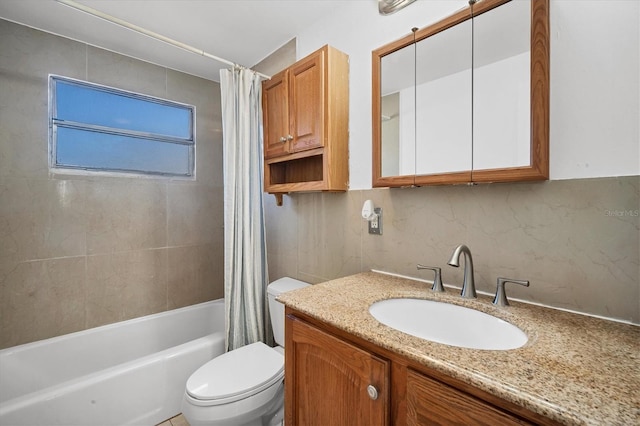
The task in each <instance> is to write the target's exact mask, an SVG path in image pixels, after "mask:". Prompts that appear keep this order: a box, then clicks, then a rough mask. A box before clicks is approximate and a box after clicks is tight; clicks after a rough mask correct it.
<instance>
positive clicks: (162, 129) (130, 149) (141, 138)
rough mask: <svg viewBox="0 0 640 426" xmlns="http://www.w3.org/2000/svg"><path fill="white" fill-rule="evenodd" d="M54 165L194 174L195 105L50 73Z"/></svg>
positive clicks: (50, 151)
mask: <svg viewBox="0 0 640 426" xmlns="http://www.w3.org/2000/svg"><path fill="white" fill-rule="evenodd" d="M49 93H50V95H49V129H50V132H49V135H50V136H49V161H50V166H51V168H52V169H54V170H55V169H63V170H74V169H75V170H85V171H91V172H121V173H133V174H138V175H140V174H142V175H162V176H182V177H193V175H194V164H195V137H194V131H193V129H194V121H195V115H194V114H195V107H193V106H190V105H185V104H180V103H177V102H171V101H166V100H163V99H158V98H153V97H150V96H146V95H140V94H137V93H131V92H126V91H123V90H118V89H114V88H111V87H105V86H100V85H96V84H92V83H87V82H84V81H78V80H72V79H68V78H64V77H58V76H50V77H49Z"/></svg>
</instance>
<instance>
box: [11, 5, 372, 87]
mask: <svg viewBox="0 0 640 426" xmlns="http://www.w3.org/2000/svg"><path fill="white" fill-rule="evenodd" d="M346 1H354V0H77V2H78V3H81V4H83V5H85V6H88V7H91V8H93V9H97V10H99V11H101V12H104V13H106V14H108V15H111V16H114V17H116V18H119V19H122V20H124V21H126V22H128V23H131V24H134V25H137V26H140V27H142V28H144V29H146V30H150V31H153V32H155V33H159V34H161V35H163V36H165V37H169V38H171V39H173V40H176V41H179V42H181V43H185V44H188V45H190V46H192V47H195V48H197V49H199V50H202V51H205V52H206V53H209V54H211V55H215V56H218V57H222V58H224V59H227V60H229V61H232V62H234V63H237V64H240V65H243V66H247V67H250V66H253V65H255V64H257V63H258V62H260V61H261V60H262V59H264V58H266V57H267V56H269V55H270V54H271V53H273V52H274V51H275V50H277V49H278V48H279V47H281V46H283V45H284V44H285V43H287V42H288V41H289V40H291V39H292V38H294V37H296V36H297V35H298V34H299V33H300V32H301V31H302V30H303V29H305V28H308V27H310V26H313V25H314V24H316V23H318V22H320V21H321V20H323V19H325V18H326V17H328V16H329V15H331V14H334V13H338V12H337V10H338V9H339V8H340V6H341V5H344V3H345V2H346ZM360 1H370V2H371V7H372V8H375V7H377V6H376V0H360ZM0 18H3V19H6V20H9V21H13V22H17V23H20V24H24V25H27V26H30V27H33V28H37V29H40V30H43V31H47V32H50V33H53V34H58V35H61V36H64V37H68V38H71V39H74V40H78V41H82V42H85V43H88V44H90V45H93V46H97V47H101V48H104V49H107V50H111V51H114V52H118V53H122V54H124V55H127V56H132V57H134V58H138V59H142V60H145V61H148V62H152V63H155V64H158V65H162V66H166V67H169V68H172V69H176V70H179V71H183V72H186V73H189V74H193V75H197V76H200V77H203V78H207V79H209V80H214V81H219V70H220V68H227V67H228V65H227V64H224V63H219V62H217V61H214V60H212V59H209V58H206V57H203V56H200V55H197V54H193V53H190V52H187V51H185V50H182V49H179V48H176V47H174V46H170V45H168V44H166V43H163V42H160V41H157V40H154V39H152V38H150V37H147V36H144V35H141V34H139V33H136V32H134V31H132V30H129V29H126V28H124V27H122V26H119V25H116V24H113V23H110V22H107V21H105V20H102V19H99V18H96V17H94V16H91V15H88V14H86V13H83V12H80V11H78V10H75V9H72V8H70V7H67V6H65V5H62V4H60V3H58V2H56V1H55V0H0Z"/></svg>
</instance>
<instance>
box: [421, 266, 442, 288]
mask: <svg viewBox="0 0 640 426" xmlns="http://www.w3.org/2000/svg"><path fill="white" fill-rule="evenodd" d="M420 269H429V270H431V271H434V272H435V278H434V279H433V286H431V290H433V291H435V292H439V293H440V292H444V286H443V285H442V276H441V273H440V268H438V267H437V266H424V265H420V264H418V270H420Z"/></svg>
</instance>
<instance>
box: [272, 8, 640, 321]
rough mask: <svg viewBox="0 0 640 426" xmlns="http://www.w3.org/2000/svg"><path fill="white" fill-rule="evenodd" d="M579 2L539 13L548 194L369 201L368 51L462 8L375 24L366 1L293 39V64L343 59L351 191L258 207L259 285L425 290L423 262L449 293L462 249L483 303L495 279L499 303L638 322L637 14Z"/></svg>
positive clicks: (433, 193)
mask: <svg viewBox="0 0 640 426" xmlns="http://www.w3.org/2000/svg"><path fill="white" fill-rule="evenodd" d="M579 3H580V4H579V7H576V6H578V2H574V1H562V0H552V2H551V34H552V40H551V49H552V51H551V178H552V180H551V181H548V182H539V183H522V184H496V185H480V186H473V187H467V186H446V187H425V188H407V189H375V190H373V189H370V188H371V118H370V116H371V50H373V49H374V48H376V47H378V46H381V45H382V44H384V43H386V42H389V41H391V40H394V39H396V38H399V37H400V36H402V35H404V34H406V33H408V32H409V29H410V28H411V27H412V26H419V27H423V26H425V25H427V24H428V23H429V22H434V21H436V20H437V19H438V18H440V17H442V16H444V15H445V14H447V13H449V12H451V11H453V10H455V9H458V8H460V7H463V6H464V5H465V4H466V2H442V1H433V2H432V1H429V2H427V1H419V2H416V3H414V4H412V5H411V6H409V7H408V8H407V9H405V10H403V11H401V12H398V13H396V14H394V15H391V16H387V17H381V16H379V15H378V12H377V9H376V7H375V4H374V3H373V2H344V3H342V4H341V6H340V10H339V11H337V12H339V13H335V14H334V15H333V17H332V18H331V19H329V20H327V21H325V22H321V23H319V24H318V25H317V26H315V27H312V28H310V29H309V30H308V31H307V32H305V33H303V34H300V35H299V37H298V52H297V57H298V58H301V57H303V56H304V55H306V54H307V53H309V52H311V51H313V50H315V49H317V48H318V47H319V46H321V45H323V44H326V43H328V44H331V45H333V46H335V47H337V48H338V49H340V50H343V51H345V52H346V53H348V54H349V56H350V73H351V75H350V99H351V103H350V129H349V131H350V142H349V149H350V153H349V156H350V163H349V167H350V188H351V190H350V191H348V192H347V193H338V194H333V193H325V194H323V193H317V194H294V195H291V196H287V197H285V198H284V206H283V207H277V206H276V205H275V200H274V197H273V196H269V195H266V196H265V200H266V205H267V210H266V222H267V238H268V259H269V268H270V278H271V279H276V278H279V277H281V276H292V277H296V278H299V279H302V280H306V281H309V282H313V283H316V282H320V281H325V280H329V279H332V278H337V277H342V276H345V275H350V274H353V273H357V272H360V271H366V270H369V269H381V270H386V271H390V272H396V273H401V274H405V275H410V276H414V277H419V278H425V279H432V277H431V276H429V274H428V273H426V272H425V271H421V272H419V273H418V271H416V267H415V265H416V264H417V263H423V264H430V265H432V266H440V267H441V268H442V271H443V280H444V281H445V283H449V284H453V285H460V283H461V282H462V274H461V271H460V270H459V269H456V268H452V267H450V266H448V265H447V264H446V263H447V261H448V259H449V256H450V255H451V252H452V251H453V249H454V247H455V246H456V245H457V244H460V243H466V244H467V245H469V247H470V248H471V250H472V252H473V254H474V266H475V268H476V281H477V286H478V289H479V290H482V291H485V292H490V293H493V292H494V290H495V284H496V279H497V277H499V276H503V277H504V276H507V277H509V278H521V279H529V280H530V281H531V286H530V287H529V288H524V287H519V286H513V287H512V288H509V289H507V293H508V294H509V295H510V296H511V297H514V298H520V299H526V300H529V301H534V302H537V303H542V304H546V305H549V306H555V307H559V308H565V309H571V310H575V311H579V312H584V313H590V314H595V315H601V316H605V317H609V318H615V319H620V320H624V321H631V322H635V323H640V249H639V245H640V218H639V209H640V177H639V176H638V175H639V174H640V153H639V149H640V147H639V146H640V144H639V143H638V141H639V140H640V134H639V127H638V123H639V121H640V109H639V103H640V91H639V82H640V77H639V76H640V72H639V67H638V57H639V56H640V48H639V46H640V42H639V35H638V31H639V30H638V28H639V25H638V23H639V22H640V4H638V2H627V1H615V2H602V1H593V2H579ZM605 3H606V4H605ZM576 9H580V10H576ZM353 22H358V25H357V26H354V25H352V23H353ZM286 65H289V63H286V61H285V60H283V62H282V67H284V66H286ZM366 199H373V200H374V202H375V204H376V206H380V207H382V208H383V215H384V217H383V235H382V236H374V235H369V234H368V233H367V232H366V228H365V227H366V223H365V222H364V221H363V220H362V219H361V218H360V210H361V208H362V204H363V202H364V200H366Z"/></svg>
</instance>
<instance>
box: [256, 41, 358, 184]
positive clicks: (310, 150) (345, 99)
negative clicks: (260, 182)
mask: <svg viewBox="0 0 640 426" xmlns="http://www.w3.org/2000/svg"><path fill="white" fill-rule="evenodd" d="M262 109H263V132H264V178H265V179H264V182H265V183H264V186H265V192H269V193H273V194H280V196H281V194H283V193H288V192H295V191H346V190H347V182H348V143H349V130H348V123H349V60H348V56H347V55H346V54H344V53H342V52H340V51H339V50H337V49H334V48H332V47H330V46H324V47H322V48H321V49H319V50H317V51H315V52H313V53H311V54H310V55H308V56H307V57H305V58H303V59H301V60H299V61H298V62H296V63H295V64H293V65H292V66H290V67H289V68H287V69H285V70H283V71H281V72H279V73H278V74H276V75H274V76H273V77H272V78H271V79H270V80H267V81H265V82H263V86H262Z"/></svg>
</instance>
